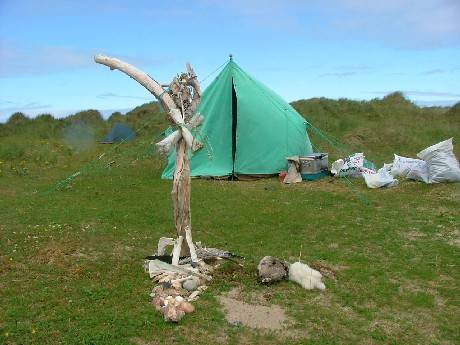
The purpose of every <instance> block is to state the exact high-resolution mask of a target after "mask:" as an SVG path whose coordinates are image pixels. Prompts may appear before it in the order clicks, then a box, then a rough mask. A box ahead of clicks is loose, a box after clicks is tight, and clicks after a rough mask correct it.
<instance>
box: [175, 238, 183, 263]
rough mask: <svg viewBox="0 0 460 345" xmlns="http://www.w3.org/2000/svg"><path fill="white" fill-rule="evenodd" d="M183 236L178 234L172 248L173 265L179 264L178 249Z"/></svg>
mask: <svg viewBox="0 0 460 345" xmlns="http://www.w3.org/2000/svg"><path fill="white" fill-rule="evenodd" d="M183 239H184V238H183V237H182V236H179V237H178V238H177V240H176V241H175V243H174V249H173V257H172V265H173V266H178V265H179V255H180V250H181V247H182V241H183Z"/></svg>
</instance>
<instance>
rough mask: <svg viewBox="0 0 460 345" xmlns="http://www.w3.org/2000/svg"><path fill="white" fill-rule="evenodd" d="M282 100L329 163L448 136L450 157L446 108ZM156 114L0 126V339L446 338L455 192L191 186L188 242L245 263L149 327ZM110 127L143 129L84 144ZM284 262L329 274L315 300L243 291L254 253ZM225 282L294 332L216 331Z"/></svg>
mask: <svg viewBox="0 0 460 345" xmlns="http://www.w3.org/2000/svg"><path fill="white" fill-rule="evenodd" d="M293 105H294V107H295V108H296V109H298V110H299V111H300V112H301V113H302V114H303V115H304V116H306V118H307V119H308V120H309V121H310V122H311V123H312V124H314V125H315V126H316V127H318V128H321V129H322V130H324V131H325V132H327V133H328V134H329V135H330V136H331V137H334V138H337V140H338V141H339V142H341V143H344V144H346V147H340V150H341V151H342V152H346V153H352V152H356V151H360V152H365V153H366V155H367V156H368V158H369V159H371V160H373V161H374V162H376V163H377V164H378V165H380V164H381V163H383V162H384V161H386V162H390V161H391V160H392V154H393V153H398V154H401V155H407V156H412V157H413V156H415V154H416V153H417V152H418V151H420V150H421V149H423V148H425V147H426V146H429V145H431V144H433V143H436V142H438V141H440V140H443V139H446V138H448V137H451V136H454V142H455V144H456V150H457V151H456V153H457V157H458V156H460V155H459V151H458V149H459V147H460V145H459V143H458V141H457V140H460V117H459V116H460V113H459V109H458V106H457V107H454V108H451V109H447V108H418V107H416V106H414V105H413V104H411V103H410V102H408V101H407V100H405V99H404V98H403V97H401V95H399V94H394V95H391V96H389V97H387V98H385V99H383V100H374V101H370V102H355V101H349V100H339V101H331V100H326V99H313V100H308V101H298V102H294V104H293ZM158 111H159V109H158V108H157V107H156V105H155V104H150V105H146V106H143V107H140V108H138V109H135V110H133V111H132V112H131V113H130V114H128V115H126V116H121V115H118V114H116V115H114V116H113V118H112V119H111V120H109V121H104V120H102V119H101V118H100V116H99V115H98V113H97V112H96V111H89V112H82V113H80V114H75V115H74V116H72V117H69V118H67V119H62V120H54V119H53V118H52V117H49V116H42V117H39V118H37V119H34V120H30V119H27V118H23V117H21V116H20V115H16V116H15V117H13V118H12V119H10V121H9V122H8V123H6V124H4V125H0V162H1V164H0V171H1V172H0V196H1V197H0V234H1V235H0V236H1V237H0V302H1V303H0V343H1V344H225V343H230V344H249V343H257V344H279V343H283V344H457V343H458V339H460V329H459V327H458V325H459V324H460V297H459V296H460V270H459V264H460V262H459V258H460V231H459V229H460V219H459V217H458V210H459V209H460V184H442V185H425V184H422V183H417V182H411V181H401V184H400V186H398V187H397V188H394V189H388V190H384V189H382V190H369V189H367V187H366V186H365V185H364V183H363V182H362V181H360V180H356V181H353V185H351V186H350V185H349V184H347V182H346V181H339V180H335V179H329V178H326V179H323V180H321V181H317V182H310V183H302V184H300V185H294V186H285V185H281V184H280V183H279V182H278V181H277V180H276V179H267V180H259V181H255V182H237V183H236V182H228V181H204V180H193V182H192V212H193V226H194V235H195V239H196V240H200V241H202V242H204V243H206V244H207V245H211V246H219V247H224V248H226V249H229V250H231V251H234V252H236V253H240V254H242V255H244V256H246V260H245V261H244V268H238V267H235V266H233V265H225V266H224V267H223V269H222V270H221V271H220V272H219V273H218V274H217V276H216V279H215V281H214V282H213V284H212V285H211V286H210V288H209V289H208V290H207V291H206V292H205V294H204V295H203V297H202V298H201V299H200V300H199V301H198V302H197V303H196V307H197V309H196V311H195V313H193V314H190V315H189V316H187V317H186V318H184V319H183V320H182V321H181V323H180V324H178V325H172V324H166V323H164V322H163V321H162V319H161V317H160V315H159V314H158V313H157V312H156V311H155V310H154V308H153V307H152V306H151V305H150V304H149V301H150V297H149V293H150V289H151V287H152V286H151V283H150V281H149V279H148V276H147V275H146V274H145V273H144V272H143V269H142V263H143V259H142V258H143V257H144V256H145V255H148V254H151V253H152V252H153V251H154V250H155V248H156V241H157V239H158V238H159V237H160V236H164V235H165V234H173V230H172V215H171V203H170V199H169V193H170V188H171V182H170V181H163V180H160V179H159V176H160V174H161V170H162V168H163V165H164V162H163V161H162V160H161V159H160V157H158V156H157V155H156V153H155V152H154V151H153V149H152V145H151V143H152V141H153V140H154V138H156V137H157V136H158V135H159V134H160V133H161V130H162V129H163V128H164V125H165V122H164V120H163V119H162V116H161V115H160V116H158V115H159V114H157V113H158ZM115 120H122V121H127V122H128V123H130V124H131V126H132V127H133V128H135V129H137V128H143V129H142V130H140V131H139V133H138V134H139V135H138V139H137V140H136V141H134V142H131V143H125V144H122V145H120V146H119V147H114V146H105V145H96V144H94V140H95V139H96V138H101V137H102V135H103V133H105V132H106V131H107V130H108V128H110V125H111V123H112V122H113V121H115ZM75 123H79V124H83V125H84V126H83V125H82V126H83V127H78V126H77V127H72V126H73V125H74V126H75ZM72 124H73V125H72ZM69 128H72V130H73V132H70V134H71V135H69V132H68V131H69ZM320 139H321V138H320V137H319V136H318V135H315V136H314V135H312V140H313V142H314V144H315V146H316V147H318V149H320V150H325V151H327V152H330V154H331V156H332V157H331V159H333V158H335V157H338V156H340V154H341V152H340V151H338V150H337V149H335V148H334V149H333V148H332V147H331V145H330V144H328V143H326V142H324V140H320ZM334 146H337V145H334ZM107 151H108V152H107ZM103 152H107V153H106V154H105V155H104V156H102V157H101V159H98V160H96V161H93V159H94V158H97V157H100V155H101V154H102V153H103ZM88 162H92V163H91V164H88ZM76 171H81V175H80V176H78V177H77V178H76V179H75V180H73V181H71V183H69V184H68V185H66V186H65V188H63V189H62V190H60V191H54V190H53V186H54V185H55V184H56V182H58V181H60V180H62V179H64V178H65V177H67V176H69V175H71V174H73V173H75V172H76ZM299 251H302V260H303V261H305V262H307V263H321V264H323V265H326V266H329V267H330V268H331V269H333V270H334V271H336V280H334V279H329V278H326V279H325V284H326V286H327V290H326V292H325V293H319V292H316V291H314V292H310V291H306V290H303V289H301V288H300V287H299V286H297V285H295V284H293V283H289V282H283V283H280V284H276V285H272V286H269V287H265V286H260V285H259V284H258V283H257V282H256V280H255V276H254V272H255V266H256V264H257V262H258V260H259V259H260V258H261V257H262V256H264V255H274V256H277V257H282V258H285V259H289V260H294V258H297V257H298V255H299ZM234 287H240V288H241V289H242V292H243V296H246V297H247V298H248V299H249V297H248V296H250V295H251V294H256V295H260V296H264V300H265V303H267V304H277V305H280V306H281V307H283V308H284V309H285V310H286V312H287V314H288V315H289V316H290V317H291V318H292V319H293V320H294V321H293V324H292V325H291V326H290V328H289V329H288V330H286V331H285V332H281V333H278V334H276V333H269V332H259V331H254V330H251V329H249V328H245V327H238V326H232V325H229V324H228V323H227V322H226V321H225V318H224V313H223V311H222V310H221V308H220V306H219V303H218V301H217V299H216V296H217V295H218V294H220V293H222V292H225V291H228V290H230V289H232V288H234Z"/></svg>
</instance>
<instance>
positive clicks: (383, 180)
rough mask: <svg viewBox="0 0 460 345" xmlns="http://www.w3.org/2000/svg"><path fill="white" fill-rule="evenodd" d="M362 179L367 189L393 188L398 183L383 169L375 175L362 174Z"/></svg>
mask: <svg viewBox="0 0 460 345" xmlns="http://www.w3.org/2000/svg"><path fill="white" fill-rule="evenodd" d="M363 177H364V181H366V184H367V186H368V187H369V188H380V187H394V186H397V185H398V183H399V181H398V180H397V179H395V178H394V177H393V176H391V175H390V173H389V172H388V170H387V169H386V168H385V167H383V168H381V169H379V170H378V171H377V172H376V173H375V174H363Z"/></svg>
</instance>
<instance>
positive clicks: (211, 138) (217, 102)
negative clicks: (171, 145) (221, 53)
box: [162, 59, 312, 179]
mask: <svg viewBox="0 0 460 345" xmlns="http://www.w3.org/2000/svg"><path fill="white" fill-rule="evenodd" d="M198 112H199V113H201V114H202V115H203V116H204V121H203V124H202V126H201V127H200V130H199V133H198V135H197V136H198V139H200V138H201V139H200V140H201V141H203V142H204V144H205V147H204V148H202V149H200V150H199V151H197V152H195V153H193V155H192V158H191V172H190V174H191V176H215V177H217V176H238V175H261V174H263V175H265V174H276V173H279V172H280V171H283V170H286V168H287V162H286V157H288V156H293V155H299V156H304V155H307V154H309V153H311V152H312V148H311V143H310V140H309V138H308V134H307V127H308V125H309V124H308V122H307V121H306V120H305V119H304V118H303V117H302V116H300V115H299V113H297V112H296V111H295V110H294V108H292V106H291V105H289V103H287V102H286V101H284V100H283V99H282V98H281V97H280V96H278V95H277V94H275V93H274V92H273V91H271V90H270V89H268V88H267V87H266V86H264V85H263V84H262V83H260V82H258V81H257V80H255V79H254V78H252V77H251V76H249V75H248V74H247V73H246V72H245V71H243V70H242V69H241V68H240V67H239V66H238V65H237V64H236V63H235V62H234V61H233V60H232V59H230V61H229V62H228V63H227V65H226V66H225V67H224V68H223V70H222V71H221V73H220V74H219V75H218V76H217V77H216V79H215V80H214V81H213V82H212V83H211V84H210V85H209V86H208V87H207V88H206V90H205V91H204V93H203V96H202V99H201V104H200V107H199V109H198ZM174 160H175V152H174V151H173V152H172V153H171V154H170V155H169V157H168V165H167V167H166V168H165V170H164V171H163V174H162V178H165V179H172V177H173V172H174Z"/></svg>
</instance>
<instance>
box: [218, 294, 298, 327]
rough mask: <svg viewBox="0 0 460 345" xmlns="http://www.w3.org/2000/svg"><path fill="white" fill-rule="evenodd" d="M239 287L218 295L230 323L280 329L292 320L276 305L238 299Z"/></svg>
mask: <svg viewBox="0 0 460 345" xmlns="http://www.w3.org/2000/svg"><path fill="white" fill-rule="evenodd" d="M239 296H240V291H239V289H233V290H231V291H230V292H229V293H227V294H226V295H224V296H220V297H219V302H220V304H221V305H222V307H223V309H224V312H225V318H226V319H227V321H228V322H229V323H230V324H232V325H242V326H247V327H250V328H254V329H261V330H269V331H280V330H283V329H285V327H286V326H288V325H289V324H292V323H293V321H292V320H291V319H290V318H289V317H288V316H287V315H286V313H285V311H284V309H283V308H281V307H280V306H277V305H270V306H265V305H258V304H250V303H246V302H243V301H240V300H239Z"/></svg>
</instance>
